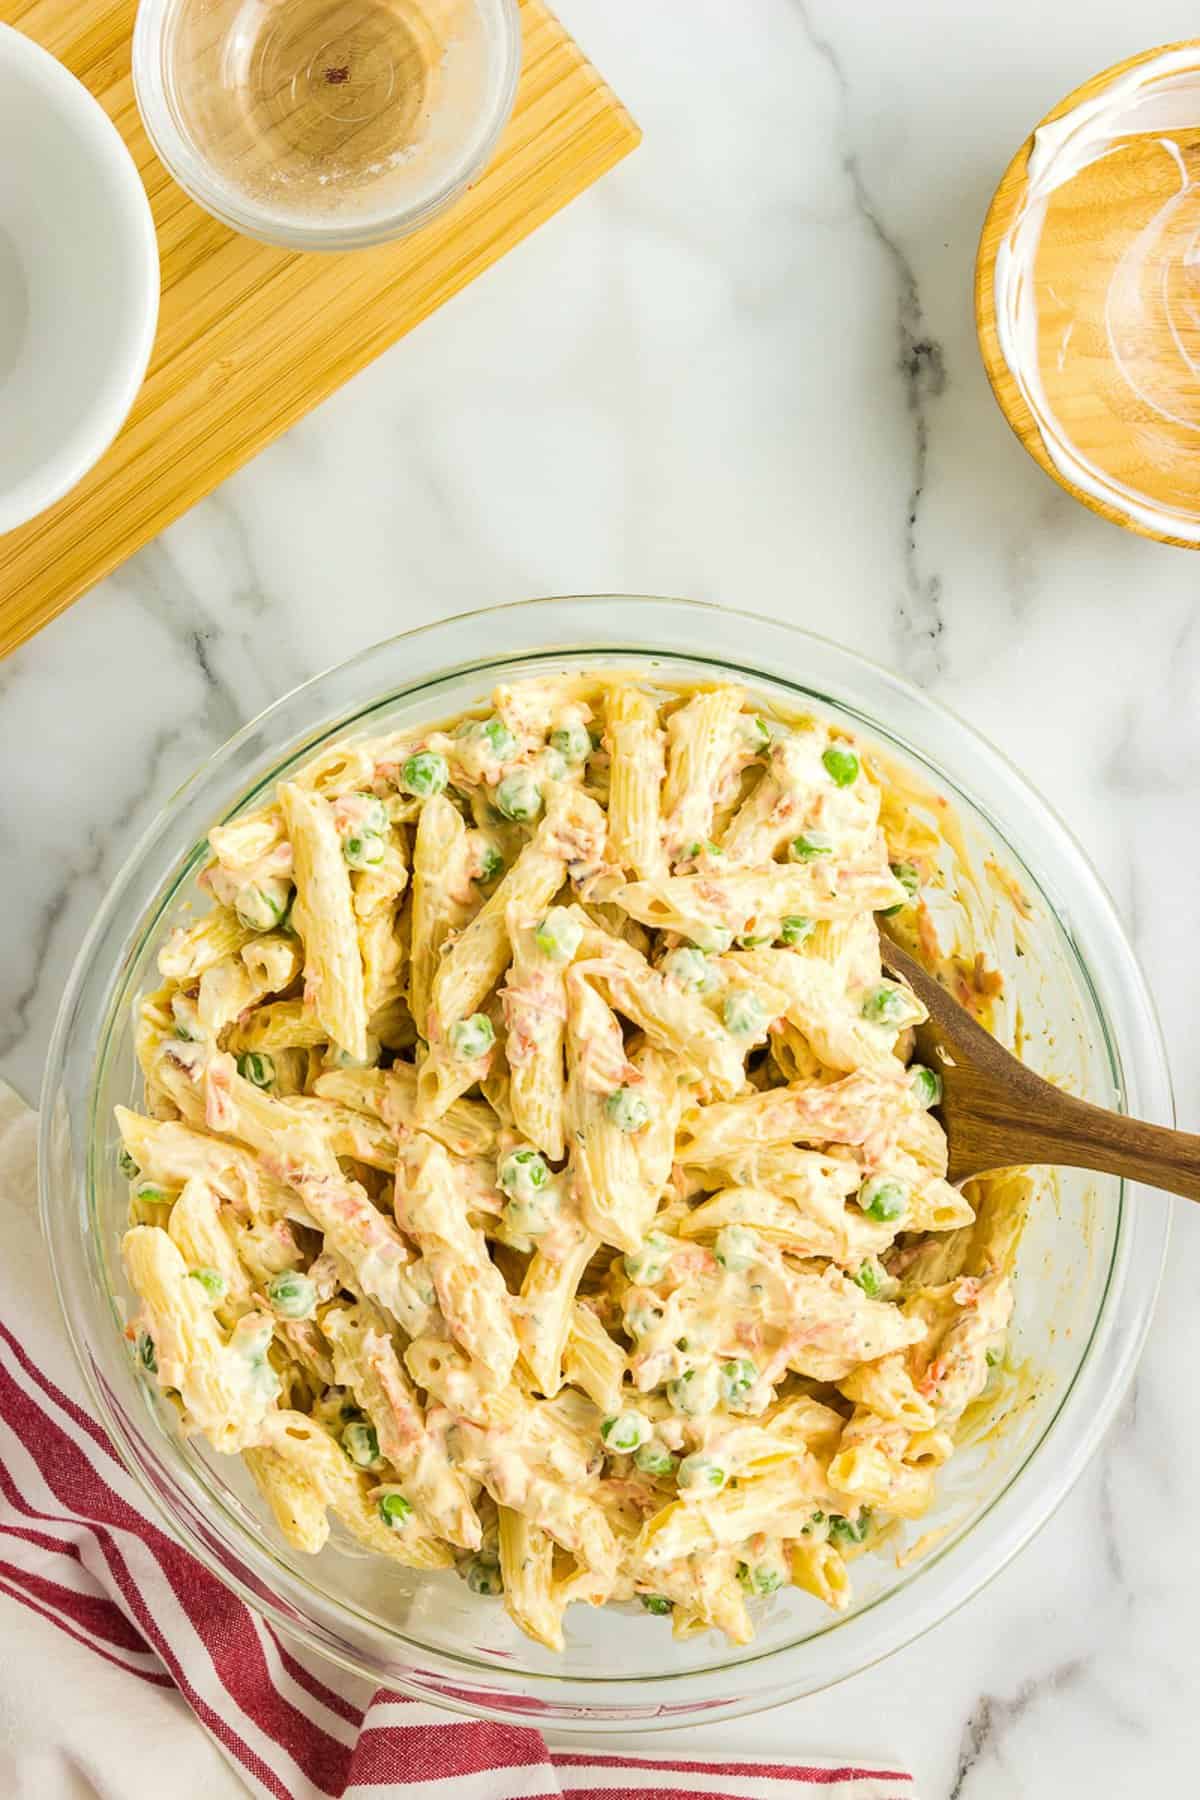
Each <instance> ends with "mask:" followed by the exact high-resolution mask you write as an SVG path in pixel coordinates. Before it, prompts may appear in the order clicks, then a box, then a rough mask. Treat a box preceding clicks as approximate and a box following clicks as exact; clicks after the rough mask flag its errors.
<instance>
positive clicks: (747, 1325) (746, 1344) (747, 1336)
mask: <svg viewBox="0 0 1200 1800" xmlns="http://www.w3.org/2000/svg"><path fill="white" fill-rule="evenodd" d="M733 1341H734V1343H735V1344H738V1345H740V1346H741V1348H742V1349H744V1350H757V1349H759V1348H761V1345H762V1341H763V1328H762V1326H761V1325H758V1324H754V1323H752V1322H749V1321H745V1320H743V1322H742V1323H741V1324H739V1325H738V1327H737V1329H736V1330H735V1332H734V1334H733Z"/></svg>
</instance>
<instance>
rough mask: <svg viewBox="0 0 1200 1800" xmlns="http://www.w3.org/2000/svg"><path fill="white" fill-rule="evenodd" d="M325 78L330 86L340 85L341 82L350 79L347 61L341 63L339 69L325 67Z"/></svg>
mask: <svg viewBox="0 0 1200 1800" xmlns="http://www.w3.org/2000/svg"><path fill="white" fill-rule="evenodd" d="M325 79H326V81H327V82H328V83H329V85H330V87H340V86H341V84H342V82H344V81H349V79H350V65H349V63H345V64H343V66H342V67H341V68H340V69H326V71H325Z"/></svg>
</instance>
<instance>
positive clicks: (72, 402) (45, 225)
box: [0, 25, 159, 532]
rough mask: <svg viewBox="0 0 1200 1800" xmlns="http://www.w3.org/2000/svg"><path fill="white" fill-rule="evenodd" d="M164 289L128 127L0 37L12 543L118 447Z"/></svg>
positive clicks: (4, 420)
mask: <svg viewBox="0 0 1200 1800" xmlns="http://www.w3.org/2000/svg"><path fill="white" fill-rule="evenodd" d="M158 291H159V273H158V242H157V240H156V238H155V235H154V221H153V219H152V218H151V215H150V205H149V202H148V201H147V199H146V192H145V189H144V188H143V186H142V183H141V178H140V177H139V175H138V172H137V169H136V167H135V166H134V162H133V158H132V157H131V156H130V154H129V152H128V150H127V149H126V148H125V145H124V143H123V142H122V139H121V136H120V133H119V132H118V131H117V129H116V126H115V125H113V123H112V121H111V120H110V119H109V117H108V115H107V113H105V111H104V109H103V108H102V107H101V106H100V105H99V104H98V102H97V101H96V100H94V99H93V98H92V96H91V94H89V93H88V91H87V89H86V88H85V87H84V86H83V84H82V83H81V82H79V81H77V80H76V79H75V77H74V75H72V74H71V73H70V71H69V70H67V69H65V68H64V67H63V65H62V64H61V63H60V62H56V61H55V59H54V57H52V56H51V55H50V54H49V52H48V51H45V50H43V49H42V48H41V46H40V45H38V44H35V43H34V42H33V40H32V39H31V38H27V37H24V36H23V35H22V34H21V33H20V32H19V31H14V30H13V29H12V27H11V26H8V25H0V532H5V531H12V530H13V529H14V528H15V527H16V526H18V525H23V524H24V523H25V521H26V520H27V519H32V518H33V517H35V515H36V514H38V513H40V512H43V511H44V510H45V509H46V507H48V506H52V505H53V504H54V502H55V501H56V500H59V499H61V498H62V496H63V495H64V494H65V493H67V492H69V490H70V489H71V488H73V487H74V486H75V484H76V482H78V481H79V480H81V479H82V477H83V476H84V475H85V474H86V473H87V471H88V470H89V469H90V468H91V467H92V465H93V463H95V462H97V461H98V460H99V458H100V457H101V456H102V455H103V453H104V451H105V450H107V448H108V446H109V444H111V442H112V440H113V439H114V438H115V437H116V435H117V432H118V431H119V430H120V428H121V425H122V424H123V423H124V420H125V416H126V414H127V413H128V411H129V409H130V407H131V406H132V404H133V400H134V396H135V395H136V393H137V391H138V389H139V388H140V386H141V385H142V378H143V376H144V375H145V373H146V364H147V363H148V361H149V360H150V347H151V345H152V344H153V342H154V331H155V327H156V325H157V323H158Z"/></svg>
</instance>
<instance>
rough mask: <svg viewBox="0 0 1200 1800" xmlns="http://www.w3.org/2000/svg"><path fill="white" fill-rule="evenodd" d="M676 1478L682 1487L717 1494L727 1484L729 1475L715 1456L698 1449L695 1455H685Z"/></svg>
mask: <svg viewBox="0 0 1200 1800" xmlns="http://www.w3.org/2000/svg"><path fill="white" fill-rule="evenodd" d="M676 1479H677V1480H678V1483H679V1485H680V1487H681V1488H685V1489H692V1488H698V1489H700V1490H701V1491H703V1492H705V1493H712V1494H716V1493H719V1492H720V1491H721V1489H722V1488H723V1487H724V1486H725V1483H726V1481H727V1480H728V1479H729V1477H728V1475H727V1473H726V1471H725V1470H724V1469H723V1468H722V1467H721V1464H720V1463H719V1462H717V1461H716V1460H715V1459H714V1458H713V1457H711V1456H705V1455H704V1454H703V1452H702V1451H697V1452H696V1453H695V1455H693V1456H685V1457H684V1459H683V1461H682V1462H681V1463H680V1465H679V1473H678V1476H677V1477H676Z"/></svg>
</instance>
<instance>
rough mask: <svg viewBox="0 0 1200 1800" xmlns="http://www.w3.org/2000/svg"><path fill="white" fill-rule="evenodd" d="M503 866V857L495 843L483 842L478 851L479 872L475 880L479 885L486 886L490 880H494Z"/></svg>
mask: <svg viewBox="0 0 1200 1800" xmlns="http://www.w3.org/2000/svg"><path fill="white" fill-rule="evenodd" d="M503 867H504V858H503V857H502V856H501V854H500V852H499V851H498V850H497V848H496V846H495V844H485V845H484V846H483V848H482V849H481V850H480V852H479V873H478V874H477V875H476V877H475V880H476V881H477V882H478V883H479V885H480V887H486V886H487V885H488V883H489V882H490V881H495V879H496V877H497V875H499V873H500V871H501V869H503Z"/></svg>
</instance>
